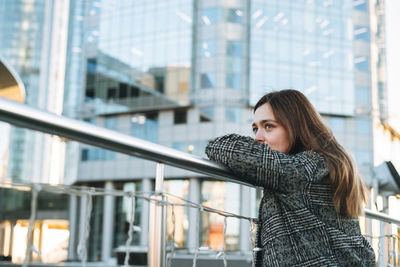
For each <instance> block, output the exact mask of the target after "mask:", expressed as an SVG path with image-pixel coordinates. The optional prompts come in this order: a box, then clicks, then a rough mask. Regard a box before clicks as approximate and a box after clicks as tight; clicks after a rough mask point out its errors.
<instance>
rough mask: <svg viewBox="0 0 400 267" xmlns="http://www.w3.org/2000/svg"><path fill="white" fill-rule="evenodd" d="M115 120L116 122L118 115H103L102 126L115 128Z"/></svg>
mask: <svg viewBox="0 0 400 267" xmlns="http://www.w3.org/2000/svg"><path fill="white" fill-rule="evenodd" d="M117 122H118V117H105V118H104V126H105V127H106V128H107V129H110V130H116V129H117Z"/></svg>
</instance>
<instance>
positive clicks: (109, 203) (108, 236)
mask: <svg viewBox="0 0 400 267" xmlns="http://www.w3.org/2000/svg"><path fill="white" fill-rule="evenodd" d="M104 188H105V189H106V190H108V191H112V190H113V189H114V184H113V183H112V182H111V181H107V182H106V184H105V187H104ZM103 211H104V213H103V240H102V248H101V252H102V253H101V260H102V261H103V262H106V263H108V262H110V260H112V256H111V255H112V249H113V246H112V243H113V242H112V241H113V235H114V216H113V211H114V197H113V196H110V195H108V196H105V197H104V207H103Z"/></svg>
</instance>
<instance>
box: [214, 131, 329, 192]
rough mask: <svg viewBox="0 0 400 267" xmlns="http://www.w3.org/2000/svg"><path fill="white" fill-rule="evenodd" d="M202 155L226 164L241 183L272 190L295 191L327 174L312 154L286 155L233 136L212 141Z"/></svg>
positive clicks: (320, 161) (322, 161)
mask: <svg viewBox="0 0 400 267" xmlns="http://www.w3.org/2000/svg"><path fill="white" fill-rule="evenodd" d="M206 154H207V156H208V157H209V159H211V160H214V161H217V162H220V163H222V164H224V165H226V166H227V167H228V168H229V169H231V170H232V172H233V173H234V174H235V175H236V176H238V177H239V178H240V179H241V180H243V181H246V182H248V183H250V184H253V185H255V186H262V187H264V188H269V189H271V190H274V191H281V192H290V191H293V190H297V189H298V187H299V186H300V185H301V184H302V183H303V182H306V181H309V182H311V181H312V180H315V179H320V178H322V177H323V176H325V175H327V168H326V164H325V161H324V160H323V158H322V157H321V156H320V155H319V154H317V153H315V152H309V151H305V152H301V153H298V154H296V155H288V154H284V153H281V152H279V151H275V150H272V149H271V148H270V147H269V146H268V145H266V144H261V143H259V142H257V141H255V140H254V139H252V138H251V137H245V136H240V135H237V134H229V135H225V136H221V137H218V138H216V139H214V140H212V141H211V142H210V143H209V144H208V145H207V147H206Z"/></svg>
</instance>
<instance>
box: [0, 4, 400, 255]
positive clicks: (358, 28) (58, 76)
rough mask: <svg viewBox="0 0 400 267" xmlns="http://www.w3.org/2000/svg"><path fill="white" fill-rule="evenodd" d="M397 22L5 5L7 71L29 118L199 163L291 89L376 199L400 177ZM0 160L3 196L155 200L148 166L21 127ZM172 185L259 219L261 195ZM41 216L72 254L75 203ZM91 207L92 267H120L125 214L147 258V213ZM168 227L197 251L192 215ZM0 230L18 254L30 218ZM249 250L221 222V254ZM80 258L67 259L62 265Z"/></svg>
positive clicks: (284, 11) (349, 15)
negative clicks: (60, 118)
mask: <svg viewBox="0 0 400 267" xmlns="http://www.w3.org/2000/svg"><path fill="white" fill-rule="evenodd" d="M399 10H400V7H399V4H398V3H397V2H396V1H395V0H321V1H316V0H299V1H290V0H251V1H247V0H231V1H229V0H218V1H216V0H168V1H167V0H135V1H133V0H119V1H114V0H69V1H66V0H63V1H62V0H47V1H45V0H0V55H1V56H2V57H4V58H5V60H7V62H9V64H10V65H11V66H12V67H13V68H14V69H15V71H16V72H18V73H19V74H20V76H21V78H22V81H23V83H24V85H25V88H26V100H25V102H26V103H27V104H28V105H31V106H34V107H38V108H41V109H46V110H48V111H50V112H53V113H57V114H62V115H65V116H68V117H72V118H76V119H81V120H84V121H87V122H90V123H93V124H95V125H98V126H102V127H105V128H108V129H112V130H115V131H118V132H121V133H125V134H128V135H132V136H135V137H139V138H142V139H145V140H149V141H151V142H155V143H159V144H161V145H164V146H169V147H172V148H175V149H178V150H182V151H185V152H188V153H192V154H195V155H199V156H202V157H204V156H205V155H204V148H205V146H206V144H207V142H208V140H210V139H212V138H214V137H216V136H220V135H223V134H225V133H231V132H235V133H240V134H243V135H252V133H251V120H252V106H254V104H255V103H256V101H257V100H258V98H260V97H261V96H262V95H263V94H265V93H267V92H270V91H273V90H279V89H286V88H293V89H297V90H299V91H302V92H303V93H304V94H305V95H306V96H307V97H308V98H309V99H310V100H311V102H312V103H313V104H314V106H315V107H316V108H317V110H318V111H319V112H320V113H321V115H322V116H323V118H324V120H325V122H326V123H327V125H329V127H330V128H331V129H332V130H333V132H334V133H335V136H336V137H337V139H338V140H339V142H340V143H341V144H343V145H344V147H345V148H346V149H348V150H349V151H350V152H351V154H352V155H353V156H354V157H355V160H356V162H357V164H358V166H359V168H360V171H361V173H362V175H363V177H364V180H365V181H366V183H367V184H368V185H369V186H370V188H373V185H374V182H373V181H374V180H376V177H375V176H376V175H375V167H376V166H378V165H380V164H381V163H382V162H384V161H390V162H392V164H393V166H395V167H396V166H398V168H400V134H399V132H400V122H399V121H400V109H399V108H398V105H397V103H396V99H400V98H399V94H400V93H399V92H400V91H399V89H398V86H399V85H400V81H399V80H398V79H399V78H398V75H396V74H397V73H396V71H397V70H398V69H399V66H398V65H399V64H400V63H399V62H400V61H399V59H400V57H399V54H398V53H399V52H398V47H400V44H399V40H398V34H397V33H396V29H395V28H396V25H398V22H399V21H398V18H397V16H396V14H397V12H398V11H399ZM1 127H2V125H0V129H1ZM3 127H6V126H4V125H3ZM0 148H3V150H2V151H0V152H1V153H3V154H2V155H0V159H2V161H3V163H2V164H3V165H2V166H5V167H4V168H3V171H2V172H0V174H2V176H1V177H0V181H2V182H10V181H11V182H42V183H53V184H59V183H62V184H77V185H88V186H96V187H105V188H109V189H112V188H115V189H119V190H130V191H134V192H136V191H143V192H149V191H152V190H153V188H154V185H153V183H154V182H153V179H154V177H155V168H154V167H153V166H155V163H153V162H149V161H144V160H141V159H138V158H135V157H131V156H127V155H123V154H118V153H115V152H112V151H107V150H104V149H100V148H95V147H90V146H88V145H79V144H77V143H74V142H68V141H66V140H60V138H57V137H53V136H49V135H43V134H39V133H35V132H32V131H29V130H24V129H20V128H16V127H11V130H10V132H9V137H8V138H2V140H0ZM0 170H1V169H0ZM166 178H167V179H168V180H167V181H166V182H165V190H166V191H167V192H169V193H171V194H174V195H177V196H179V197H183V198H185V199H189V200H191V201H194V202H197V203H202V204H204V205H207V206H210V207H213V208H218V209H222V210H226V211H229V212H234V213H240V214H242V215H245V216H253V217H255V216H256V213H257V211H256V207H257V203H258V199H259V198H260V195H261V194H260V192H258V191H256V190H255V189H250V188H247V187H244V186H240V185H237V184H233V183H228V182H215V181H212V180H209V179H207V178H208V177H203V176H200V175H198V174H194V173H191V172H188V171H183V170H179V169H175V168H172V167H170V168H167V169H166ZM376 185H378V186H376ZM378 191H379V182H378V183H375V190H371V201H370V205H371V206H375V204H376V203H378V204H379V203H380V202H379V201H378V198H377V194H378V193H379V192H378ZM397 193H400V192H393V194H397ZM6 194H8V193H7V192H5V191H4V190H3V193H1V194H0V203H3V200H2V197H3V199H4V197H5V196H6ZM15 198H16V199H17V198H18V199H20V198H19V197H17V196H15ZM391 201H394V202H393V203H395V199H393V198H392V200H391ZM22 202H23V201H22ZM22 202H21V204H18V205H17V204H15V205H14V206H13V205H11V206H10V207H3V206H2V204H0V207H1V208H2V209H4V210H6V211H8V213H7V214H8V215H9V214H10V213H9V212H11V211H15V210H16V209H22V210H23V209H24V208H26V209H29V207H28V206H27V205H29V204H27V203H26V201H25V202H24V203H22ZM383 202H385V201H383ZM383 202H382V203H383ZM16 203H19V202H18V201H17V202H16ZM42 203H43V205H42V206H41V209H42V210H43V214H42V217H41V218H42V222H41V223H40V225H38V226H37V229H39V230H38V231H42V232H43V234H44V235H45V234H47V235H48V234H49V233H50V232H49V231H50V230H48V229H53V230H54V229H57V230H59V231H58V232H57V233H59V239H60V241H59V242H69V243H70V245H71V244H72V245H73V246H75V245H76V242H77V241H76V240H77V239H78V235H79V223H81V224H82V220H80V218H81V217H82V215H80V214H79V212H78V210H79V205H80V203H78V202H77V201H73V200H72V201H70V202H69V205H66V203H68V201H65V199H62V198H60V197H55V196H51V197H48V199H46V200H43V202H42ZM249 203H250V204H249ZM385 203H386V202H385ZM93 205H94V209H93V213H92V220H91V226H92V232H91V235H90V241H89V247H90V250H89V259H90V260H94V261H97V260H104V261H107V260H110V258H111V257H114V254H113V251H114V250H115V249H116V248H118V247H119V246H121V245H123V244H124V243H125V239H126V231H127V227H128V222H129V216H128V214H129V213H130V211H131V209H132V208H134V209H135V224H137V225H138V226H140V227H141V231H138V232H136V233H135V235H134V245H135V246H137V247H139V248H140V247H145V246H146V244H147V228H146V227H147V222H148V205H147V204H146V203H144V202H143V203H142V202H140V201H137V202H136V203H135V207H131V203H130V202H128V201H126V200H125V199H123V198H117V199H110V198H106V199H103V198H98V199H97V198H94V202H93ZM249 206H250V207H249ZM377 207H378V208H379V209H380V210H383V209H387V208H388V205H384V204H382V205H380V204H379V205H377ZM7 208H8V209H9V210H7ZM395 208H396V207H395V204H393V205H392V206H391V210H392V212H394V211H393V210H395ZM175 212H176V217H177V219H176V221H177V223H178V226H177V228H176V240H175V241H176V243H177V244H178V247H179V248H182V249H188V251H191V250H193V249H194V248H195V246H196V245H195V240H196V235H197V232H196V229H195V228H196V226H195V225H196V221H197V219H198V218H197V213H195V212H191V211H189V210H188V209H185V208H180V209H179V208H176V211H175ZM385 212H388V211H387V210H385ZM55 213H58V214H59V216H58V217H57V218H58V220H51V219H52V218H55V217H54V216H53V215H51V214H55ZM2 214H3V215H2ZM1 215H2V216H1ZM0 216H1V217H0V233H1V231H3V232H2V233H6V232H7V231H8V232H14V235H11V237H13V238H14V239H15V238H17V234H20V233H21V231H22V230H21V229H25V231H26V219H27V216H28V215H26V214H25V215H21V214H19V213H16V215H15V216H14V217H13V218H12V219H10V217H7V218H6V216H5V213H4V212H3V213H2V211H1V210H0ZM39 217H40V216H39ZM60 218H61V219H60ZM108 218H112V220H111V221H110V220H109V219H108ZM1 220H2V221H1ZM71 221H72V222H76V224H77V226H76V227H75V226H72V225H71V223H69V222H71ZM49 225H50V226H49ZM17 227H19V228H18V229H17ZM24 227H25V228H24ZM35 227H36V226H35ZM52 227H53V228H52ZM105 228H107V229H105ZM12 229H13V230H12ZM54 231H55V230H54ZM102 233H105V234H102ZM169 234H171V233H170V231H169ZM3 236H5V234H3ZM199 236H200V242H201V244H202V245H203V246H208V247H211V248H214V249H219V248H220V247H221V244H222V237H223V218H222V217H218V216H214V215H213V214H203V215H202V218H201V231H200V233H199ZM11 237H9V239H10V238H11ZM249 237H250V233H249V226H248V224H247V223H246V222H243V221H239V220H235V219H232V220H231V219H228V229H227V249H228V250H230V251H242V252H244V251H249V250H250V241H249ZM11 239H12V238H11ZM0 242H3V244H5V243H7V242H11V244H12V242H13V241H12V240H11V241H10V240H6V239H5V238H3V240H2V238H1V237H0ZM38 242H39V241H38ZM43 244H44V243H43ZM38 246H41V245H40V244H39V245H38ZM43 246H44V245H43ZM9 247H10V246H8V248H9ZM5 248H6V246H5V245H3V246H2V245H0V254H1V249H3V250H4V251H3V253H5ZM49 249H50V248H49ZM60 255H61V254H60ZM62 255H63V256H60V257H64V258H66V257H67V255H66V254H65V255H64V254H62ZM76 257H77V255H75V253H74V251H73V250H70V251H69V254H68V258H69V259H71V260H73V259H76Z"/></svg>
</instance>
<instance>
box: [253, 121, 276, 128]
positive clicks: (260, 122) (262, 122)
mask: <svg viewBox="0 0 400 267" xmlns="http://www.w3.org/2000/svg"><path fill="white" fill-rule="evenodd" d="M267 122H275V123H278V122H277V121H276V120H260V121H258V124H264V123H267ZM251 126H252V127H255V126H257V124H256V123H255V122H253V123H252V124H251Z"/></svg>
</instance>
